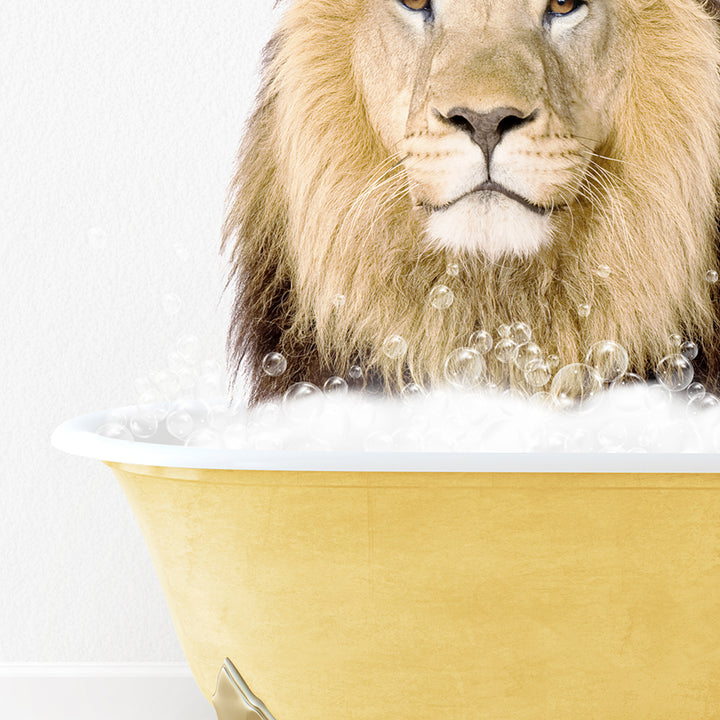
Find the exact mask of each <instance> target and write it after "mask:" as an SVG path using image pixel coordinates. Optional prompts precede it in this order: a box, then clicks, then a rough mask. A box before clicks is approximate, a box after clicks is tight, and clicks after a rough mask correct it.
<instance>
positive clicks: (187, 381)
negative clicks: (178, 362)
mask: <svg viewBox="0 0 720 720" xmlns="http://www.w3.org/2000/svg"><path fill="white" fill-rule="evenodd" d="M175 374H176V375H177V379H178V382H179V383H180V392H181V393H182V391H183V390H185V391H188V390H193V389H194V388H195V383H196V382H197V373H196V372H195V371H194V370H193V369H192V368H191V367H190V366H189V365H186V366H185V367H184V368H181V369H180V370H178V371H177V372H176V373H175Z"/></svg>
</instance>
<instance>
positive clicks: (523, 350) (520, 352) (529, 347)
mask: <svg viewBox="0 0 720 720" xmlns="http://www.w3.org/2000/svg"><path fill="white" fill-rule="evenodd" d="M514 359H515V364H516V365H517V366H518V367H519V368H520V370H522V371H523V372H525V371H526V370H527V366H528V363H530V362H532V361H533V360H542V350H541V349H540V348H539V347H538V346H537V345H536V344H535V343H531V342H524V343H522V344H520V345H518V348H517V352H516V353H515V358H514Z"/></svg>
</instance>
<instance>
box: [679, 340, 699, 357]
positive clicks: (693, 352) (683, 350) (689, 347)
mask: <svg viewBox="0 0 720 720" xmlns="http://www.w3.org/2000/svg"><path fill="white" fill-rule="evenodd" d="M698 352H699V349H698V346H697V345H696V344H695V343H694V342H692V341H691V340H688V341H687V342H684V343H683V344H682V345H681V346H680V354H681V355H684V356H685V357H686V358H687V359H688V360H694V359H695V358H696V357H697V356H698Z"/></svg>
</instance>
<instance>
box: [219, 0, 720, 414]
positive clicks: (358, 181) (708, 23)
mask: <svg viewBox="0 0 720 720" xmlns="http://www.w3.org/2000/svg"><path fill="white" fill-rule="evenodd" d="M285 1H286V2H288V3H289V4H288V5H287V6H286V7H285V8H284V14H283V16H282V19H281V20H280V22H279V27H278V28H277V31H276V32H275V34H274V36H273V37H272V39H271V41H270V42H269V44H268V46H267V47H266V50H265V57H264V63H263V79H262V83H261V87H260V90H259V95H258V99H257V104H256V107H255V110H254V111H253V113H252V115H251V117H250V119H249V121H248V123H247V128H246V133H245V136H244V139H243V142H242V145H241V149H240V153H239V159H238V163H237V168H236V172H235V174H234V178H233V180H232V183H231V189H230V194H229V200H228V212H227V217H226V221H225V225H224V230H223V243H222V248H223V251H225V250H228V249H229V250H230V264H231V270H230V273H229V278H228V286H229V287H232V288H234V292H235V298H234V307H233V313H232V319H231V326H230V331H229V335H228V351H229V365H230V369H231V372H232V373H233V377H235V378H237V377H238V376H240V375H242V371H245V373H246V374H247V377H248V378H249V381H250V401H251V402H252V403H256V402H259V401H262V400H267V399H270V398H273V397H275V396H277V395H278V394H280V393H282V392H284V391H285V390H286V389H287V388H288V387H289V386H291V385H292V384H293V383H296V382H299V381H309V382H312V383H314V384H316V385H319V386H322V384H323V382H324V381H325V380H326V379H327V378H328V377H330V376H341V377H344V378H346V379H350V381H351V383H352V382H353V380H352V378H354V379H355V380H354V382H355V384H358V383H360V384H361V385H367V386H372V387H374V388H380V389H381V390H385V391H389V392H396V391H397V390H398V389H401V388H402V387H403V386H405V385H406V384H408V383H410V382H414V383H417V384H418V385H420V386H421V387H428V386H432V385H434V384H436V383H440V382H442V380H443V364H444V362H445V358H446V357H447V356H448V354H449V353H450V352H452V351H453V349H455V348H457V347H460V346H463V345H467V343H468V338H469V336H470V335H471V334H472V333H473V332H475V331H477V330H479V329H486V330H488V331H491V332H495V333H497V329H498V328H499V327H502V326H503V325H505V326H507V325H509V324H511V323H513V322H516V321H522V322H524V323H527V324H528V325H529V326H530V327H531V328H532V330H533V340H534V342H536V343H537V344H538V345H540V347H542V348H543V350H544V351H545V352H546V353H554V354H556V355H557V356H558V357H559V358H560V362H561V363H562V364H563V365H564V364H568V363H573V362H582V360H583V358H584V357H585V353H586V352H587V349H588V348H589V347H590V346H591V345H592V344H593V343H595V342H598V341H601V340H606V339H609V340H613V341H615V342H617V343H619V344H621V345H622V346H623V347H624V348H625V349H626V350H627V352H628V355H629V360H630V365H629V370H630V371H632V372H634V373H637V374H640V375H642V376H645V377H652V374H653V369H654V368H655V366H656V364H657V363H658V361H659V360H660V359H661V358H663V357H664V356H666V355H668V354H669V353H673V352H677V348H675V349H673V341H672V340H671V338H672V337H673V336H677V335H680V336H682V337H683V338H687V339H692V340H693V341H694V342H695V343H696V344H697V345H698V346H699V348H700V355H699V357H698V358H697V359H696V360H695V361H694V364H695V375H696V379H698V380H702V381H703V382H705V383H707V384H709V386H715V385H717V382H718V370H719V369H720V348H719V345H720V343H719V332H718V330H719V325H720V322H719V318H720V312H719V307H720V305H719V303H718V294H719V293H718V284H717V282H713V280H715V278H716V277H717V275H716V273H717V271H718V255H719V252H718V192H719V190H720V76H719V74H718V68H719V67H720V32H719V27H720V23H719V22H718V18H719V17H720V14H719V13H718V8H717V7H716V6H715V5H713V4H711V3H710V2H705V3H700V2H698V0H549V2H548V1H547V0H518V2H505V1H504V0H466V1H465V2H462V3H460V2H450V1H449V0H347V1H346V2H343V3H339V2H337V1H336V0H285ZM713 273H715V274H713ZM438 286H443V287H445V288H447V289H449V290H450V291H451V293H452V297H453V298H454V299H453V302H452V303H451V304H449V305H448V304H445V306H443V307H442V308H440V309H438V307H435V306H434V305H433V304H431V303H429V301H428V298H429V295H430V293H431V292H432V291H433V288H436V287H438ZM392 336H400V337H401V338H403V339H404V343H406V346H407V347H406V348H405V347H404V346H403V347H401V351H400V352H393V353H388V352H384V351H383V344H384V343H385V342H386V339H387V338H388V337H392ZM496 340H497V336H496ZM271 352H278V353H281V354H282V355H284V356H285V358H286V359H287V370H286V371H285V372H284V373H282V374H280V375H275V376H273V375H269V374H267V373H265V372H264V371H263V367H262V364H263V358H264V357H265V356H266V355H267V354H268V353H271ZM490 365H491V364H490ZM490 365H489V366H488V373H489V374H490V375H491V376H492V373H493V372H496V371H498V367H499V366H498V365H497V363H496V364H495V366H493V367H494V369H493V367H490ZM502 370H503V368H502V367H500V369H499V371H498V372H500V371H502ZM361 373H362V377H360V374H361ZM498 377H499V376H498ZM498 377H495V381H498V382H502V378H500V380H498ZM358 378H359V379H358ZM506 379H507V378H506Z"/></svg>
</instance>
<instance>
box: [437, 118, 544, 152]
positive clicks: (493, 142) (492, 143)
mask: <svg viewBox="0 0 720 720" xmlns="http://www.w3.org/2000/svg"><path fill="white" fill-rule="evenodd" d="M536 115H537V110H534V111H533V112H531V113H530V114H529V115H525V114H524V113H523V112H522V111H521V110H518V109H517V108H514V107H500V108H495V109H494V110H491V111H490V112H486V113H479V112H475V111H474V110H470V108H465V107H453V108H450V110H448V112H447V115H444V114H441V117H442V118H443V119H444V120H446V121H447V122H449V123H451V124H452V125H454V126H455V127H457V128H459V129H460V130H463V131H464V132H466V133H467V134H468V135H470V138H471V139H472V141H473V142H474V143H475V144H476V145H479V146H480V147H481V148H482V151H483V152H484V153H485V161H486V162H487V164H488V165H490V156H491V155H492V153H493V150H495V148H496V146H497V144H498V143H499V142H500V141H501V140H502V138H503V135H505V133H506V132H508V131H509V130H512V129H513V128H516V127H519V126H521V125H526V124H527V123H529V122H531V121H532V120H534V119H535V116H536Z"/></svg>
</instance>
